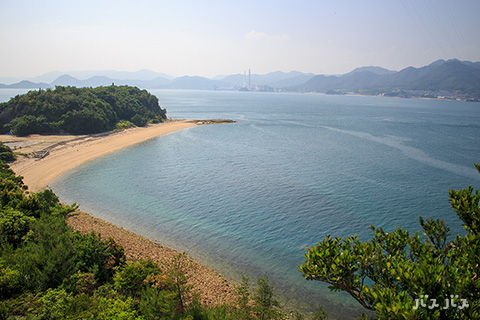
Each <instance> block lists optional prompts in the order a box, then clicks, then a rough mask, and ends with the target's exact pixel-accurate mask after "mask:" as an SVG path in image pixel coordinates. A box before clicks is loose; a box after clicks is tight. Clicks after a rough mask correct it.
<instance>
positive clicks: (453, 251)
mask: <svg viewBox="0 0 480 320" xmlns="http://www.w3.org/2000/svg"><path fill="white" fill-rule="evenodd" d="M477 169H478V166H477ZM479 171H480V170H479ZM479 199H480V196H479V193H478V190H476V191H473V188H472V187H470V188H468V189H463V190H460V191H453V190H450V202H451V204H452V208H453V209H454V210H455V212H456V213H457V215H458V217H459V218H460V219H461V220H462V221H463V223H464V227H465V230H466V232H467V234H466V235H464V236H460V235H458V234H457V235H456V236H455V237H454V238H453V239H451V238H449V235H450V234H449V228H448V227H447V226H446V225H445V222H444V221H443V220H432V219H426V220H424V219H423V218H420V225H421V226H422V229H423V236H421V235H420V234H419V233H414V234H413V235H411V234H410V233H409V232H408V231H404V230H402V228H398V229H397V230H395V231H393V232H385V231H384V230H383V229H382V228H375V227H373V226H372V227H371V229H372V231H373V232H374V236H373V238H372V240H370V241H366V242H361V241H360V240H358V238H357V236H356V235H353V236H350V237H346V238H345V239H341V238H339V237H335V238H331V237H330V236H327V237H326V238H325V239H324V240H323V241H322V242H320V243H318V244H317V245H316V246H314V247H312V248H309V249H308V251H307V253H306V254H305V258H306V261H305V262H304V263H303V265H301V266H300V271H301V272H302V273H303V275H304V277H305V278H307V279H308V280H319V281H323V282H326V283H329V284H331V285H332V286H331V287H330V288H331V289H332V290H342V291H345V292H347V293H349V294H350V295H351V296H352V297H353V298H355V299H356V300H357V301H358V302H359V303H360V304H361V305H362V306H363V307H364V308H366V309H369V310H373V311H375V313H376V315H377V317H378V318H379V319H474V318H479V317H480V313H479V312H480V277H479V274H478V272H479V265H480V238H479V232H480V208H479ZM416 299H417V300H416ZM431 299H435V301H433V300H431ZM452 299H453V300H454V302H455V303H456V304H457V305H463V304H462V301H461V299H464V300H465V302H468V304H469V306H465V305H463V307H462V308H459V307H455V306H452V304H451V302H452ZM422 300H425V301H424V302H425V305H427V307H424V306H422V305H421V302H422ZM417 303H420V306H419V304H417ZM434 303H436V304H438V306H435V305H434ZM447 303H448V306H449V307H447ZM429 307H431V308H429Z"/></svg>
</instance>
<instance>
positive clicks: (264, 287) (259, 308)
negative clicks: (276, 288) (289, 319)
mask: <svg viewBox="0 0 480 320" xmlns="http://www.w3.org/2000/svg"><path fill="white" fill-rule="evenodd" d="M268 281H269V280H268V277H266V278H260V279H258V281H257V285H258V288H257V292H256V294H255V295H254V297H253V300H254V301H255V306H254V309H255V311H256V313H257V317H258V319H260V320H266V319H280V318H281V317H282V316H283V314H282V313H281V312H279V311H278V310H277V309H276V308H278V307H280V301H278V300H277V299H275V298H274V297H273V286H272V285H270V284H269V282H268Z"/></svg>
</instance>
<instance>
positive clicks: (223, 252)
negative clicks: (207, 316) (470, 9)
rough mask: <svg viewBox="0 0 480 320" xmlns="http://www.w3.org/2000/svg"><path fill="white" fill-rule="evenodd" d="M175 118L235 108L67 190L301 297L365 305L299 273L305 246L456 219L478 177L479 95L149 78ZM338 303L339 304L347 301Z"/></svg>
mask: <svg viewBox="0 0 480 320" xmlns="http://www.w3.org/2000/svg"><path fill="white" fill-rule="evenodd" d="M151 92H152V93H154V94H156V95H157V96H158V97H159V99H160V103H161V104H162V107H164V108H166V109H167V111H168V116H169V117H172V118H190V119H207V118H229V119H233V120H237V121H238V122H237V123H235V124H221V125H204V126H198V127H194V128H189V129H185V130H181V131H177V132H174V133H170V134H167V135H164V136H161V137H158V138H156V139H153V140H150V141H148V142H146V143H142V144H138V145H136V146H133V147H130V148H127V149H124V150H121V151H118V152H115V153H113V154H110V155H107V156H104V157H101V158H99V159H96V160H94V161H91V162H89V163H87V164H85V165H82V166H80V167H78V168H76V169H74V170H72V171H70V172H69V173H67V174H65V175H64V176H62V177H61V178H60V179H58V180H56V181H55V182H54V183H52V184H51V187H52V189H53V190H54V191H55V193H57V194H58V195H59V196H60V198H61V200H62V201H64V202H67V203H72V202H77V203H78V204H80V209H82V210H84V211H87V212H89V213H91V214H93V215H95V216H98V217H100V218H103V219H106V220H108V221H111V222H113V223H115V224H117V225H120V226H123V227H125V228H128V229H130V230H132V231H134V232H137V233H139V234H142V235H145V236H147V237H149V238H151V239H153V240H158V241H159V242H160V243H162V244H165V245H168V246H171V247H173V248H176V249H178V250H182V251H187V252H188V253H189V254H190V255H192V256H193V257H194V258H196V259H198V260H200V261H202V262H204V263H206V264H207V265H209V266H211V267H213V268H214V269H216V270H217V271H219V272H220V273H222V274H224V275H225V276H226V277H227V278H229V279H232V280H234V281H237V280H239V278H240V277H241V275H246V276H249V277H250V279H252V282H254V281H255V279H256V278H257V277H259V276H265V275H268V276H269V277H270V280H271V281H272V283H273V284H275V288H276V291H277V292H278V293H279V294H282V295H283V296H284V299H286V300H288V301H294V302H296V303H297V305H301V304H302V302H303V303H304V305H313V306H316V304H317V302H319V301H321V302H322V303H324V305H325V306H326V307H327V309H329V311H330V314H331V316H336V317H344V315H345V313H343V314H342V312H346V313H349V312H350V309H349V308H356V307H357V304H356V303H355V302H354V301H352V299H350V298H349V297H346V295H342V294H333V293H330V292H329V290H328V289H326V285H323V284H321V283H319V282H315V283H314V282H309V281H306V280H304V279H303V278H302V277H301V274H300V273H299V272H298V266H299V265H300V264H301V263H302V262H303V254H304V253H305V249H304V247H305V246H312V245H314V244H315V243H316V242H318V241H321V240H322V239H323V238H324V237H325V236H326V235H328V234H331V235H332V236H337V235H338V236H348V235H352V234H354V233H357V234H358V236H359V237H360V238H361V239H362V240H367V239H369V238H370V237H371V231H370V230H369V229H368V227H369V226H370V225H371V224H373V225H375V226H378V227H383V228H386V229H388V230H393V229H396V228H397V227H399V226H402V227H403V228H404V229H408V230H415V231H418V230H419V224H418V217H419V216H423V217H426V218H440V219H445V220H446V222H447V224H448V225H450V226H451V227H452V231H453V232H461V230H462V229H461V223H460V221H459V220H458V219H457V217H456V215H455V213H454V212H453V211H452V210H451V208H450V206H449V202H448V190H449V189H451V188H453V189H460V188H464V187H468V186H469V185H474V186H475V187H476V188H478V187H479V185H480V175H479V174H478V173H477V172H476V170H475V168H474V166H473V163H474V162H480V135H479V133H480V104H476V103H464V102H451V101H433V100H415V99H393V98H377V97H358V96H325V95H309V94H286V93H285V94H282V93H247V92H212V91H173V90H172V91H168V90H152V91H151ZM340 309H341V310H342V311H338V310H340Z"/></svg>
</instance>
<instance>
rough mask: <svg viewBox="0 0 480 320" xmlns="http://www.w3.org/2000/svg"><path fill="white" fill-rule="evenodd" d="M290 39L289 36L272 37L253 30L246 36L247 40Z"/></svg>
mask: <svg viewBox="0 0 480 320" xmlns="http://www.w3.org/2000/svg"><path fill="white" fill-rule="evenodd" d="M289 38H290V37H289V36H288V35H287V34H281V35H273V36H270V35H268V34H266V33H263V32H257V31H255V30H252V31H250V32H248V33H246V34H245V39H247V40H268V39H273V40H288V39H289Z"/></svg>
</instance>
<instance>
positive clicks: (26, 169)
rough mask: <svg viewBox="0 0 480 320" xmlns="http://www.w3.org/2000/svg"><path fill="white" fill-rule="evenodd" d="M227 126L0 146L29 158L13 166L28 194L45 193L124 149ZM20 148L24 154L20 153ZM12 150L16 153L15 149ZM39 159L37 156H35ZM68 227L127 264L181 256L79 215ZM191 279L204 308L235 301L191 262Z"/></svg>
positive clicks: (171, 126)
mask: <svg viewBox="0 0 480 320" xmlns="http://www.w3.org/2000/svg"><path fill="white" fill-rule="evenodd" d="M228 122H231V121H229V120H218V119H216V120H201V121H200V120H170V121H168V122H164V123H160V124H154V125H149V126H148V127H146V128H145V127H144V128H131V129H126V130H122V131H117V132H109V133H105V134H99V135H84V136H39V135H32V136H29V137H25V138H22V137H14V136H2V137H1V138H0V140H1V141H2V142H3V143H6V144H7V145H10V146H15V147H16V151H20V152H22V153H28V154H29V156H28V157H25V156H21V155H19V156H18V159H17V160H16V161H15V162H14V163H12V164H11V165H10V167H11V168H12V170H13V171H14V172H15V173H16V174H17V175H19V176H23V181H24V183H25V185H27V186H28V187H29V191H31V192H37V191H41V190H44V189H45V188H47V187H48V184H49V183H50V182H52V181H53V180H54V179H55V178H57V177H58V176H60V175H61V174H63V173H65V172H67V171H68V170H70V169H72V168H74V167H76V166H78V165H80V164H82V163H85V162H87V161H90V160H92V159H95V158H97V157H100V156H102V155H105V154H108V153H111V152H113V151H116V150H120V149H122V148H125V147H128V146H132V145H135V144H138V143H141V142H144V141H147V140H149V139H152V138H155V137H158V136H161V135H163V134H166V133H170V132H173V131H176V130H181V129H186V128H190V127H194V126H197V125H202V124H208V123H228ZM19 148H20V149H19ZM12 149H13V148H12ZM32 155H35V156H32ZM67 222H68V224H69V225H70V226H71V227H72V228H73V229H74V230H76V231H80V232H81V233H91V232H94V233H96V234H98V233H100V234H101V237H102V239H104V240H105V239H108V238H109V237H112V238H113V239H114V240H115V241H116V242H117V243H118V244H120V245H122V246H123V248H124V249H125V255H126V257H127V259H128V260H144V259H151V260H152V261H154V262H157V263H159V264H160V265H161V264H162V263H165V262H168V261H170V260H171V259H172V258H173V257H174V256H175V255H176V254H178V252H177V251H176V250H174V249H171V248H168V247H165V246H162V245H161V244H159V243H155V242H153V241H151V240H149V239H147V238H144V237H142V236H139V235H137V234H135V233H133V232H130V231H128V230H125V229H123V228H120V227H117V226H115V225H113V224H111V223H109V222H107V221H104V220H101V219H99V218H95V217H93V216H91V215H89V214H88V213H85V212H81V211H77V212H76V213H74V214H72V215H71V216H70V217H69V218H68V221H67ZM190 263H191V268H190V270H189V271H188V274H189V275H191V278H190V280H189V282H190V284H191V285H192V286H193V291H197V292H200V299H201V302H202V303H203V304H205V305H210V306H212V305H213V306H215V305H219V304H222V303H228V302H231V301H233V300H234V299H235V286H233V285H232V284H230V283H229V282H228V281H227V280H226V279H225V278H224V277H223V276H222V275H221V274H219V273H218V272H216V271H214V270H213V269H210V268H208V267H206V266H204V265H202V264H200V263H198V262H196V261H194V260H193V259H192V260H191V261H190Z"/></svg>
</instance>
